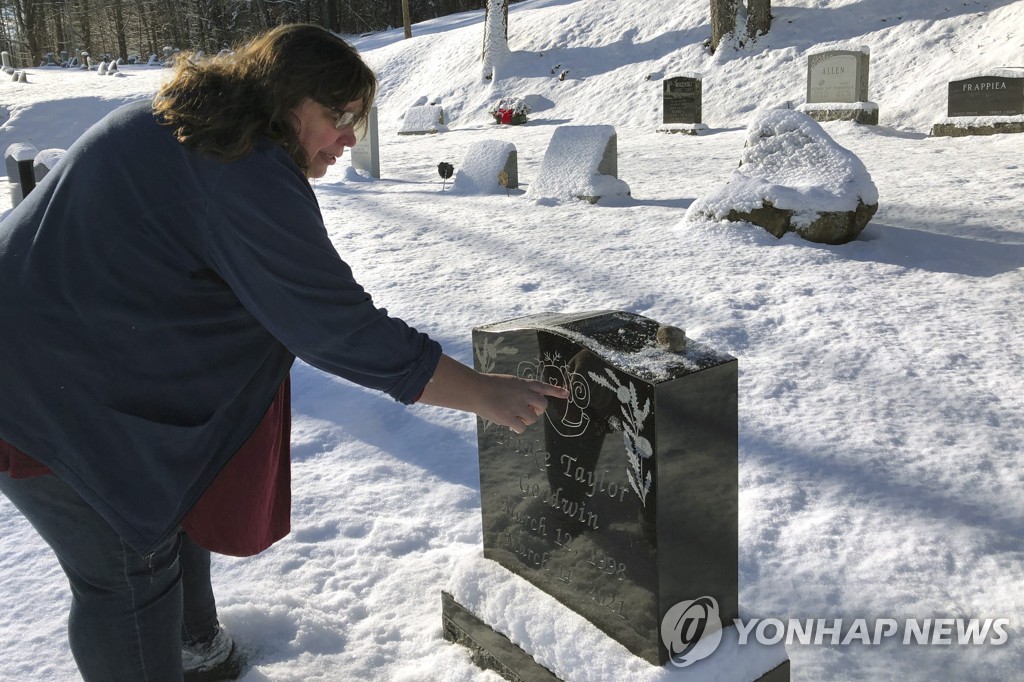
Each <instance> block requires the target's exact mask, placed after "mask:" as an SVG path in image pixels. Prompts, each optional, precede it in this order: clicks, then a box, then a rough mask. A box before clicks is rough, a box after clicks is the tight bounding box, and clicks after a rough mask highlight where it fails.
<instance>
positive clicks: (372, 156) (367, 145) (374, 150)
mask: <svg viewBox="0 0 1024 682" xmlns="http://www.w3.org/2000/svg"><path fill="white" fill-rule="evenodd" d="M364 132H365V134H364V135H363V138H362V139H361V140H359V141H358V142H357V143H356V146H355V147H352V148H351V149H350V150H349V152H348V153H349V159H350V160H351V162H352V167H353V168H355V169H356V170H361V171H364V172H366V173H369V174H370V176H371V177H374V178H377V179H380V139H379V136H378V131H377V107H376V106H372V107H370V113H369V114H367V116H366V129H365V131H364Z"/></svg>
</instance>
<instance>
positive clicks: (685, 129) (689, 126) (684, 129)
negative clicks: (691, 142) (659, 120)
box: [658, 123, 708, 135]
mask: <svg viewBox="0 0 1024 682" xmlns="http://www.w3.org/2000/svg"><path fill="white" fill-rule="evenodd" d="M707 129H708V127H707V126H706V125H704V124H703V123H664V124H662V125H660V126H658V132H659V133H682V134H683V135H700V134H701V133H703V132H706V131H707Z"/></svg>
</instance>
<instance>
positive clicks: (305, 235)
mask: <svg viewBox="0 0 1024 682" xmlns="http://www.w3.org/2000/svg"><path fill="white" fill-rule="evenodd" d="M375 92H376V79H375V77H374V75H373V73H372V72H371V71H370V69H369V68H368V67H367V66H366V65H365V64H364V63H363V62H362V61H361V59H360V58H359V56H358V55H357V53H356V52H355V51H354V50H353V49H352V48H351V47H350V46H349V45H347V44H346V43H345V42H344V41H343V40H341V39H339V38H337V37H335V36H333V35H332V34H330V33H328V32H327V31H324V30H322V29H319V28H316V27H313V26H304V25H291V26H283V27H279V28H276V29H274V30H272V31H270V32H269V33H267V34H265V35H263V36H261V37H259V38H257V39H256V40H254V41H252V42H251V43H249V44H248V45H246V46H245V47H243V48H242V49H240V50H239V51H238V52H237V53H236V54H235V55H234V56H233V57H230V58H227V59H221V60H213V61H209V62H201V63H196V64H193V63H191V62H189V61H188V60H185V59H182V60H181V63H180V66H179V67H178V70H177V72H176V73H175V75H174V77H173V78H172V79H171V80H170V81H169V82H168V83H167V85H165V86H164V87H163V88H162V89H161V90H160V92H159V94H158V95H157V97H156V99H155V100H154V102H152V103H150V102H146V103H138V104H133V105H128V106H126V107H122V108H121V109H118V110H117V111H115V112H113V113H111V114H110V115H109V116H107V117H106V118H105V119H104V120H103V121H101V122H99V123H98V124H97V125H95V126H94V127H93V128H91V129H90V130H89V131H88V132H86V134H85V135H84V136H83V137H82V138H81V139H80V140H79V141H78V142H76V143H75V144H74V145H73V146H72V147H71V148H70V149H69V150H68V152H67V154H66V155H65V157H64V159H63V160H62V161H61V163H60V164H59V165H58V166H57V167H56V168H55V169H54V170H53V171H52V172H51V173H50V174H49V175H48V176H47V178H46V179H45V180H44V182H42V183H41V184H40V185H39V186H38V187H37V188H36V189H35V190H33V192H32V193H31V194H29V196H28V197H27V198H26V200H25V201H24V202H22V203H21V204H20V205H19V206H18V207H17V208H16V209H15V210H14V211H13V212H12V213H11V214H10V215H9V216H8V217H7V218H6V219H5V220H4V221H3V223H0V325H2V328H3V329H4V330H5V334H4V337H3V340H2V341H0V378H2V379H0V385H2V387H3V390H2V391H0V441H3V444H2V446H0V470H8V472H9V475H3V474H0V491H2V492H3V493H4V494H6V495H7V497H9V498H10V499H11V501H12V502H13V503H14V504H15V506H16V507H18V508H19V510H21V512H22V513H23V514H24V515H25V516H26V517H27V518H28V520H29V521H30V522H31V523H32V524H33V525H34V526H35V527H36V529H37V530H38V531H39V533H40V535H41V536H42V537H43V538H44V539H45V540H46V541H47V542H48V543H49V544H50V546H51V547H52V548H53V549H54V552H55V553H56V554H57V557H58V559H59V561H60V562H61V566H62V568H63V569H64V570H65V573H66V574H67V576H68V580H69V583H70V586H71V590H72V606H71V613H70V616H69V622H68V632H69V641H70V643H71V648H72V651H73V653H74V656H75V660H76V663H77V664H78V667H79V670H80V671H81V672H82V676H83V678H85V679H86V680H89V681H91V680H103V681H104V682H110V681H112V680H126V681H127V680H132V681H139V680H180V679H182V674H183V668H182V657H183V656H184V657H185V658H186V659H187V660H188V661H190V666H191V665H198V666H199V667H202V666H203V665H207V664H209V663H211V661H212V662H214V663H216V662H219V661H222V660H223V658H225V657H226V653H227V652H229V651H230V640H229V639H228V638H227V637H226V636H225V634H224V633H223V631H222V630H220V628H219V626H218V625H217V619H216V610H215V607H214V604H213V596H212V592H210V590H209V586H208V585H209V580H208V570H209V554H208V552H207V550H210V549H212V550H214V551H223V552H225V553H229V554H252V553H254V552H256V551H260V550H262V549H264V548H266V547H267V546H269V545H270V544H271V543H272V542H274V541H276V540H277V539H279V538H280V537H281V536H282V535H283V534H284V533H287V530H288V518H287V517H288V455H287V442H288V428H289V423H288V415H289V409H288V399H289V398H288V382H287V377H288V371H289V368H290V367H291V364H292V362H293V360H294V358H295V357H296V356H298V357H300V358H302V359H303V360H305V361H306V362H308V363H309V364H311V365H314V366H316V367H318V368H320V369H322V370H324V371H326V372H330V373H333V374H336V375H338V376H341V377H344V378H347V379H349V380H351V381H354V382H356V383H359V384H361V385H364V386H368V387H372V388H376V389H379V390H381V391H384V392H386V393H387V394H389V395H391V396H392V397H393V398H395V399H396V400H399V401H401V402H403V403H413V402H422V403H427V404H431V405H440V406H444V407H450V408H454V409H459V410H465V411H468V412H473V413H475V414H477V415H479V416H481V417H483V418H484V419H487V420H489V421H491V422H495V423H497V424H500V425H503V426H507V427H509V428H511V429H512V430H514V431H517V432H521V431H522V430H523V429H525V428H526V426H527V425H529V424H531V423H532V422H534V421H535V420H536V419H537V417H538V415H540V414H541V413H542V412H543V411H544V409H545V408H546V404H547V398H548V397H556V398H564V397H566V396H565V393H564V391H563V390H562V389H558V388H556V387H554V386H550V385H547V384H544V383H540V382H534V381H523V380H519V379H516V378H514V377H508V376H496V375H485V374H480V373H477V372H475V371H474V370H472V369H470V368H468V367H466V366H464V365H462V364H460V363H458V362H456V361H454V360H452V359H451V358H449V357H447V356H445V355H444V354H443V353H442V352H441V349H440V346H439V345H438V344H437V343H436V342H435V341H433V340H431V339H430V338H428V337H427V336H426V335H424V334H422V333H419V332H417V331H416V330H414V329H412V328H410V327H409V326H408V325H406V324H405V323H404V322H402V321H401V320H398V319H396V318H393V317H390V316H388V314H387V312H386V311H385V310H383V309H380V308H377V307H376V306H374V305H373V302H372V300H371V298H370V296H369V295H368V294H367V293H366V292H365V291H364V290H363V289H362V287H360V286H359V284H357V283H356V282H355V280H354V279H353V277H352V272H351V270H350V269H349V267H348V266H347V265H346V264H345V263H344V262H343V261H342V260H341V258H340V257H339V255H338V253H337V252H336V251H335V250H334V248H333V246H332V244H331V241H330V239H329V237H328V235H327V232H326V230H325V228H324V224H323V220H322V217H321V215H320V212H319V209H318V206H317V202H316V198H315V196H314V194H313V191H312V190H311V188H310V186H309V182H308V179H309V178H317V177H321V176H323V175H324V174H325V173H326V171H327V168H328V167H329V166H330V165H332V164H334V163H335V162H336V160H337V159H338V158H339V157H340V156H341V155H342V153H343V151H344V149H345V148H346V147H351V146H352V145H354V144H355V142H356V132H355V131H356V128H357V127H358V126H359V125H360V124H362V123H363V121H364V119H365V117H366V115H367V112H368V110H369V107H370V104H371V103H372V101H373V98H374V95H375ZM239 508H241V509H242V510H243V512H242V513H238V511H237V510H238V509H239ZM186 531H187V532H186ZM197 544H198V545H201V546H202V547H205V549H203V548H202V547H200V546H197ZM183 581H184V588H183V587H182V583H183ZM183 643H184V644H185V645H186V647H185V651H184V653H183V651H182V646H183ZM197 656H198V662H196V658H197Z"/></svg>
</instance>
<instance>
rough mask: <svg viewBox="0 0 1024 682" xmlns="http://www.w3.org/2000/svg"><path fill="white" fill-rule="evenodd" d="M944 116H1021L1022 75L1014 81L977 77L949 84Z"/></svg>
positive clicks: (1023, 109) (1023, 110) (1023, 105)
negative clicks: (947, 101)
mask: <svg viewBox="0 0 1024 682" xmlns="http://www.w3.org/2000/svg"><path fill="white" fill-rule="evenodd" d="M946 115H947V116H949V117H950V118H952V117H954V116H1022V115H1024V72H1021V74H1020V75H1019V76H1018V77H1016V78H1013V77H1010V76H979V77H977V78H967V79H965V80H959V81H952V82H950V84H949V104H948V107H947V113H946Z"/></svg>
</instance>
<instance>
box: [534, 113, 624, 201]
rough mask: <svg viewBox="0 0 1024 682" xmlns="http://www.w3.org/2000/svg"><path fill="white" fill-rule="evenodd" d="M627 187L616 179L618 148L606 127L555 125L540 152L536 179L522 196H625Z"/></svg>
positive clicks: (582, 197) (594, 199)
mask: <svg viewBox="0 0 1024 682" xmlns="http://www.w3.org/2000/svg"><path fill="white" fill-rule="evenodd" d="M627 195H629V185H627V184H626V183H625V182H623V181H622V180H619V178H618V145H617V141H616V135H615V128H614V127H612V126H610V125H593V126H559V127H558V128H555V132H554V133H553V134H552V135H551V142H549V143H548V149H547V151H546V152H545V153H544V160H543V162H542V163H541V169H540V176H539V177H538V178H537V180H536V181H534V182H533V184H531V185H530V189H529V190H527V192H526V196H528V197H531V198H535V199H541V198H550V199H572V198H576V199H583V200H585V201H589V202H590V203H596V202H597V200H598V199H600V198H601V197H614V196H627Z"/></svg>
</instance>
